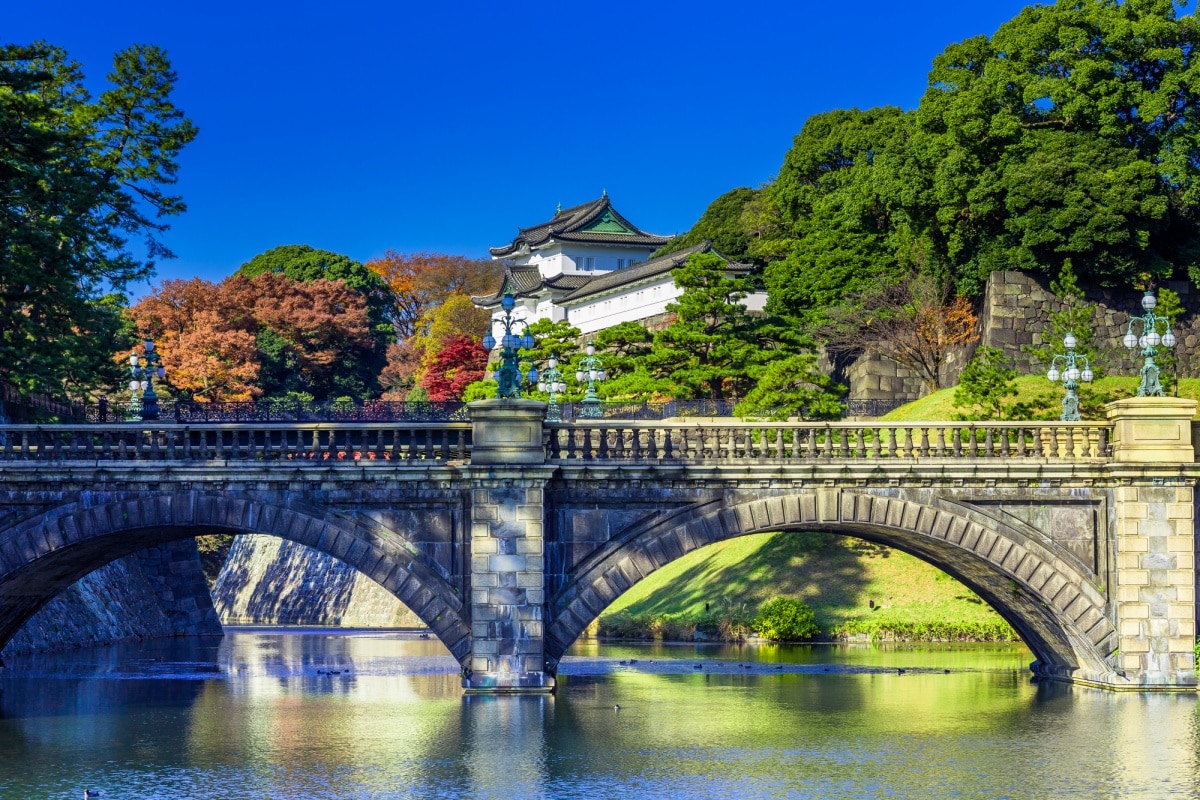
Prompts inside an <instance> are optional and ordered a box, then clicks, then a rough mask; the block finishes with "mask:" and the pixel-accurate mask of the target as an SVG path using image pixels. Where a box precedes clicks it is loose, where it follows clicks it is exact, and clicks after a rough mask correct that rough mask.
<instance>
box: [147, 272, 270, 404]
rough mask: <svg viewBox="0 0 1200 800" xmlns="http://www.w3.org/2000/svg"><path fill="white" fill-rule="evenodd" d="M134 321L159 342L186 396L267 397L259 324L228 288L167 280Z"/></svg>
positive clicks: (173, 382) (175, 385) (172, 381)
mask: <svg viewBox="0 0 1200 800" xmlns="http://www.w3.org/2000/svg"><path fill="white" fill-rule="evenodd" d="M129 316H130V317H131V318H132V319H133V321H134V324H135V326H136V327H137V329H138V332H139V333H140V334H141V335H143V336H149V337H151V338H153V339H154V341H155V344H156V346H157V348H158V352H159V355H160V356H162V359H163V366H164V367H166V369H167V372H168V383H169V385H170V387H171V388H172V389H174V390H175V391H176V392H178V393H180V394H181V395H183V396H185V397H191V398H194V399H196V400H202V401H228V400H250V399H253V398H255V397H257V396H258V395H259V394H261V391H260V389H259V387H258V385H257V381H258V374H259V366H260V363H259V359H258V351H257V349H256V348H255V343H254V334H255V324H254V321H253V319H252V318H251V317H250V316H248V315H247V314H246V313H245V309H244V308H242V307H241V306H240V305H239V304H238V303H237V302H236V301H235V300H234V299H233V298H231V297H230V296H229V293H228V292H227V291H226V290H225V288H224V284H214V283H210V282H209V281H206V280H201V279H200V278H192V279H191V280H164V281H163V282H162V283H161V284H160V285H159V286H158V287H157V288H156V289H154V290H153V291H152V292H151V293H150V295H148V296H147V297H144V298H142V300H140V301H139V302H138V303H137V304H135V305H134V306H133V307H132V308H130V309H129Z"/></svg>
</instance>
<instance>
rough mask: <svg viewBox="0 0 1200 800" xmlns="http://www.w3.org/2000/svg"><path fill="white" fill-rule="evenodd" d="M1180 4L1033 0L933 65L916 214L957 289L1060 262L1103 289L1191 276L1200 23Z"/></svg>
mask: <svg viewBox="0 0 1200 800" xmlns="http://www.w3.org/2000/svg"><path fill="white" fill-rule="evenodd" d="M1174 5H1175V4H1174V3H1173V2H1172V0H1125V2H1122V3H1117V2H1116V0H1071V1H1070V2H1067V1H1066V0H1060V2H1058V3H1055V4H1054V5H1050V6H1031V7H1029V8H1026V9H1024V10H1023V11H1022V12H1021V13H1020V14H1019V15H1018V16H1017V17H1016V18H1014V19H1013V20H1011V21H1009V22H1007V23H1005V24H1004V25H1002V26H1001V27H1000V29H999V30H998V31H997V32H996V33H995V35H994V36H992V37H991V38H990V39H989V38H985V37H976V38H974V39H970V40H967V41H965V42H962V43H959V44H954V45H951V46H950V47H948V48H946V50H945V51H944V52H943V53H942V54H941V55H939V56H938V57H937V58H936V59H935V60H934V64H933V70H932V72H931V73H930V85H929V89H928V90H927V91H926V93H925V96H924V97H923V98H922V100H921V104H920V107H919V108H918V109H917V112H916V116H917V124H916V126H915V130H914V134H913V138H912V142H911V149H912V158H913V160H914V161H915V162H916V163H918V164H919V165H920V166H921V167H922V170H921V172H922V174H923V175H925V176H927V179H928V181H929V185H928V187H927V189H926V194H925V196H924V198H922V201H921V203H920V204H918V205H916V206H914V209H915V213H916V214H917V215H919V216H920V217H921V218H922V219H923V220H924V221H925V224H926V226H927V227H926V230H927V232H928V234H929V235H930V237H931V239H932V240H933V241H934V242H935V243H936V248H937V250H938V252H939V254H940V255H941V256H942V257H943V258H944V259H945V260H946V262H947V263H948V265H949V266H950V268H951V269H952V270H953V271H954V273H955V275H956V277H957V278H958V280H959V283H960V285H962V286H964V287H965V288H977V287H978V286H980V285H981V284H982V282H983V281H984V280H986V278H987V274H988V272H989V271H991V270H993V269H997V268H1011V267H1013V266H1015V267H1018V268H1021V269H1025V270H1030V271H1037V272H1042V273H1046V274H1049V275H1055V274H1057V273H1058V270H1059V269H1060V268H1061V266H1062V263H1063V261H1064V260H1065V259H1067V258H1070V259H1072V260H1073V262H1074V265H1075V269H1076V270H1077V271H1078V273H1079V274H1080V276H1081V277H1084V278H1088V279H1092V280H1096V281H1099V282H1101V283H1104V284H1108V285H1122V286H1128V285H1130V284H1132V283H1133V282H1134V281H1135V280H1136V278H1137V276H1138V275H1139V274H1140V273H1150V274H1151V275H1153V276H1155V277H1158V278H1166V277H1169V276H1171V275H1172V274H1179V275H1187V274H1188V273H1189V272H1192V273H1194V272H1195V269H1196V264H1197V262H1196V250H1197V244H1198V236H1197V224H1196V223H1197V220H1196V212H1195V206H1196V200H1197V192H1198V188H1197V184H1196V178H1197V174H1198V173H1197V170H1198V169H1200V160H1198V157H1200V127H1198V126H1200V104H1198V102H1197V101H1198V100H1200V71H1198V69H1200V65H1197V63H1196V57H1197V52H1196V48H1197V44H1200V26H1198V24H1197V20H1196V18H1195V17H1194V16H1193V15H1186V16H1182V17H1177V16H1176V13H1175V8H1174Z"/></svg>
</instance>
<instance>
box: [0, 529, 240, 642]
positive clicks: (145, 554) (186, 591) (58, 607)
mask: <svg viewBox="0 0 1200 800" xmlns="http://www.w3.org/2000/svg"><path fill="white" fill-rule="evenodd" d="M220 632H221V623H220V621H219V620H218V619H217V614H216V612H215V611H214V610H213V605H212V598H211V597H210V595H209V593H208V584H207V582H206V581H205V580H204V572H203V570H202V569H201V568H200V555H199V553H198V552H197V551H196V542H195V540H194V539H183V540H180V541H178V542H172V543H170V544H167V545H163V546H161V547H151V548H148V549H146V550H143V551H142V552H140V553H135V554H133V555H131V556H126V557H125V558H122V559H118V560H117V561H114V562H112V563H111V564H108V565H107V566H104V567H101V568H100V569H98V570H96V571H94V572H92V573H91V574H89V575H86V576H84V577H83V578H82V579H81V580H79V581H77V582H76V583H74V584H72V585H71V586H69V587H68V588H67V589H66V591H64V592H62V593H61V594H60V595H59V596H58V597H56V598H54V599H53V600H52V601H50V603H48V604H47V605H46V607H45V608H43V609H42V610H41V611H39V612H38V613H37V614H35V615H34V616H33V617H32V618H31V619H30V620H29V622H27V623H26V624H25V625H24V627H22V628H21V630H19V631H18V632H17V634H16V636H14V637H13V639H12V640H11V641H10V642H9V643H8V646H7V647H5V648H4V650H3V652H2V653H0V658H8V657H10V656H15V655H21V654H24V653H38V652H48V651H54V650H70V649H73V648H77V647H89V646H93V645H101V644H112V643H115V642H125V641H138V640H142V639H150V638H157V637H164V636H187V635H196V634H219V633H220Z"/></svg>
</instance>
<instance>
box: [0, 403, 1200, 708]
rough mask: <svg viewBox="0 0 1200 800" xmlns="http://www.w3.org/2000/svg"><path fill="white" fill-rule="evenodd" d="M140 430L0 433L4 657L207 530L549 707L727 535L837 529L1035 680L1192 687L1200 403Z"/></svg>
mask: <svg viewBox="0 0 1200 800" xmlns="http://www.w3.org/2000/svg"><path fill="white" fill-rule="evenodd" d="M544 408H545V407H544V404H541V403H535V402H532V401H520V400H514V401H486V402H482V403H476V404H472V406H471V422H469V423H465V422H444V423H331V424H324V423H309V424H299V423H280V424H257V425H237V424H198V425H178V424H172V423H163V424H156V423H127V424H119V425H81V426H8V427H4V428H0V476H2V480H3V491H4V494H3V508H2V509H0V645H2V644H3V642H5V641H7V640H8V638H9V637H11V636H12V634H13V632H14V631H15V630H16V629H17V628H19V627H20V625H21V624H22V623H23V622H24V621H25V620H26V619H28V617H29V616H30V615H31V614H32V613H34V612H35V611H36V610H37V609H38V608H40V607H41V606H42V605H43V604H44V603H45V602H46V601H47V600H48V599H49V598H51V597H53V596H54V594H55V593H57V592H58V591H59V590H61V589H62V588H63V587H65V586H67V585H69V584H70V583H71V582H73V581H75V580H77V579H78V578H79V577H81V576H82V575H84V574H86V573H87V572H90V571H91V570H93V569H95V568H97V567H99V566H101V565H103V564H105V563H108V562H109V561H111V560H114V559H116V558H119V557H121V556H123V555H127V554H129V553H131V552H135V551H137V550H140V549H143V548H145V547H148V546H152V545H155V544H158V543H161V542H165V541H170V540H173V539H178V538H185V537H189V536H194V535H196V534H198V533H200V532H212V531H214V530H218V531H227V532H234V533H266V534H271V535H275V536H280V537H283V538H285V539H290V540H293V541H296V542H299V543H301V544H304V545H307V546H309V547H313V548H315V549H317V550H320V551H322V552H325V553H327V554H329V555H331V556H333V557H335V558H338V559H341V560H342V561H345V562H346V563H348V564H350V565H351V566H353V567H354V568H356V569H359V570H361V571H362V572H363V573H364V574H366V575H367V576H368V577H370V578H372V579H373V580H375V581H376V582H378V583H379V584H380V585H382V586H383V587H384V588H385V589H387V590H388V591H390V592H392V593H393V594H394V595H395V596H396V597H397V598H399V599H400V600H401V602H403V603H404V604H405V605H407V606H408V607H409V608H411V609H412V610H413V611H414V613H416V614H417V615H418V616H419V617H420V618H421V619H422V620H423V621H424V622H425V623H426V624H428V625H429V626H430V628H431V629H432V630H433V632H434V633H435V634H436V635H437V636H438V638H439V639H440V640H441V641H442V642H443V643H444V644H445V645H446V647H447V648H448V649H449V650H450V652H451V653H452V654H453V655H454V656H455V658H456V659H458V662H459V664H460V666H461V669H462V673H463V681H464V686H466V688H467V689H468V691H478V692H539V691H549V690H550V689H552V688H553V685H554V675H555V672H556V670H557V667H558V663H559V660H560V659H561V658H562V656H563V654H564V652H565V651H566V649H567V648H568V647H569V646H570V645H571V643H572V642H573V641H574V640H575V639H576V638H577V637H578V636H579V634H580V633H581V632H582V631H583V630H584V629H585V628H586V626H587V625H588V624H589V623H590V622H591V621H592V620H593V619H595V617H596V616H597V615H599V614H600V612H601V611H603V610H604V608H606V607H607V606H608V605H609V604H610V603H611V602H612V601H613V600H614V599H616V597H618V596H619V595H620V594H621V593H622V592H624V591H626V590H627V589H628V588H629V587H630V586H632V585H633V584H635V583H637V582H638V581H639V580H641V579H642V578H644V577H645V576H646V575H648V574H649V573H651V572H653V571H654V570H656V569H658V568H659V567H661V566H663V565H664V564H667V563H669V562H671V561H673V560H674V559H676V558H679V557H681V556H682V555H684V554H686V553H688V552H691V551H693V550H695V549H697V548H699V547H703V546H705V545H707V544H711V543H712V542H715V541H719V540H722V539H726V538H730V537H734V536H741V535H744V534H749V533H759V532H766V531H778V530H824V531H832V532H837V533H844V534H848V535H853V536H858V537H861V538H864V539H868V540H871V541H877V542H881V543H884V544H887V545H890V546H893V547H897V548H899V549H901V550H904V551H906V552H909V553H912V554H914V555H916V556H918V557H920V558H923V559H925V560H926V561H928V562H930V563H932V564H934V565H935V566H937V567H939V568H941V569H943V570H945V571H946V572H948V573H949V574H951V575H952V576H954V577H956V578H957V579H959V580H960V581H962V582H963V583H965V584H966V585H968V586H969V587H971V588H972V589H973V590H974V591H975V592H976V593H978V594H979V595H980V596H981V597H982V598H984V600H985V601H986V602H988V603H990V604H991V605H992V606H993V607H994V608H995V609H996V610H997V611H998V612H999V613H1000V614H1001V615H1002V616H1004V618H1005V619H1006V620H1008V622H1009V623H1011V624H1012V625H1013V626H1014V628H1016V630H1017V631H1018V632H1019V633H1020V634H1021V636H1022V638H1023V640H1024V641H1025V642H1026V643H1027V644H1028V645H1029V647H1030V648H1031V649H1032V650H1033V652H1034V654H1035V656H1036V661H1035V662H1034V664H1033V670H1034V672H1035V673H1036V674H1037V675H1040V676H1043V677H1047V678H1054V679H1059V680H1067V681H1074V682H1079V683H1086V684H1091V685H1097V686H1104V687H1107V688H1113V689H1152V688H1153V689H1172V690H1194V689H1195V686H1196V678H1195V665H1194V654H1193V646H1194V644H1195V625H1196V614H1195V609H1196V605H1195V587H1196V575H1195V572H1196V570H1195V529H1194V516H1195V515H1194V512H1193V509H1194V484H1195V480H1196V476H1197V475H1198V474H1200V469H1198V466H1197V464H1196V461H1195V452H1194V449H1193V447H1192V422H1191V419H1192V416H1193V415H1194V412H1195V403H1194V402H1192V401H1184V400H1178V399H1175V398H1138V399H1135V400H1128V401H1120V402H1118V403H1114V404H1112V405H1111V406H1110V407H1109V421H1108V422H1106V423H906V424H879V423H874V424H870V423H868V424H858V423H828V424H827V423H752V422H740V423H733V422H730V421H728V420H697V421H688V422H671V421H663V422H622V421H616V420H597V421H591V422H574V423H546V422H544V421H543V415H544Z"/></svg>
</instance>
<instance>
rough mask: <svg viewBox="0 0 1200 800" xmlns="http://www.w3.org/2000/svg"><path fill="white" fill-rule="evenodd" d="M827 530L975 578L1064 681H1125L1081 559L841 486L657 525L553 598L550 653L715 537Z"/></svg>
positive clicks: (1041, 666) (1042, 670)
mask: <svg viewBox="0 0 1200 800" xmlns="http://www.w3.org/2000/svg"><path fill="white" fill-rule="evenodd" d="M784 530H823V531H830V532H834V533H842V534H848V535H852V536H857V537H860V538H864V539H869V540H872V541H877V542H880V543H883V544H887V545H889V546H892V547H895V548H897V549H899V550H903V551H905V552H908V553H911V554H913V555H915V556H917V557H919V558H922V559H923V560H925V561H927V562H929V563H931V564H933V565H934V566H936V567H938V568H940V569H942V570H944V571H946V572H947V573H949V574H951V575H953V576H954V577H955V578H957V579H958V580H960V581H962V582H963V583H964V584H966V585H968V586H970V587H971V588H972V589H973V590H974V591H976V592H977V593H978V594H979V595H980V596H981V597H982V598H983V599H984V600H985V601H986V602H988V603H989V604H990V605H991V606H992V607H993V608H994V609H995V610H996V611H997V612H998V613H999V614H1000V615H1001V616H1002V617H1004V619H1005V620H1007V621H1008V622H1009V623H1010V624H1011V625H1013V627H1014V628H1015V629H1016V630H1017V632H1018V633H1019V634H1020V635H1021V637H1022V639H1023V640H1024V641H1025V642H1026V644H1028V645H1029V647H1030V649H1031V650H1033V651H1034V653H1035V655H1036V656H1037V662H1036V663H1035V664H1034V669H1035V671H1036V672H1038V673H1039V674H1041V675H1044V676H1047V677H1055V678H1076V679H1082V680H1096V681H1099V680H1103V681H1105V682H1108V683H1114V682H1115V683H1120V682H1122V679H1121V678H1120V677H1118V676H1114V675H1112V669H1111V667H1109V665H1108V664H1107V662H1106V657H1107V656H1109V655H1110V654H1111V653H1112V652H1113V650H1114V649H1115V647H1116V630H1115V628H1114V627H1113V624H1112V622H1111V621H1110V620H1109V618H1108V616H1107V615H1106V613H1105V598H1104V596H1103V594H1102V593H1101V592H1100V591H1099V590H1097V589H1096V587H1095V586H1093V585H1092V584H1091V583H1090V582H1089V579H1088V577H1087V576H1086V575H1084V574H1083V573H1082V572H1081V571H1080V570H1079V569H1077V568H1076V566H1075V563H1074V561H1073V560H1071V559H1066V558H1062V557H1061V554H1057V553H1055V552H1054V551H1053V549H1052V547H1051V546H1047V545H1045V544H1043V543H1039V542H1035V541H1032V540H1031V539H1030V538H1029V537H1026V536H1024V535H1023V534H1021V533H1020V532H1016V531H1012V530H1008V529H1006V528H1005V526H1004V525H1003V524H1002V523H997V524H996V525H994V526H990V525H989V526H985V525H982V524H980V523H979V522H977V521H974V520H972V519H969V518H968V517H967V516H966V515H964V514H961V513H956V512H955V510H954V508H953V507H952V506H950V505H947V507H938V506H936V505H929V504H923V503H917V502H912V501H908V500H904V499H901V498H897V497H888V496H876V495H872V494H868V493H867V492H858V491H847V490H842V489H809V490H797V491H793V492H781V493H780V494H779V495H776V496H773V497H767V498H762V499H755V500H747V501H743V502H736V501H734V502H729V503H727V504H725V505H724V506H723V507H722V508H720V509H719V510H715V511H710V512H709V513H706V514H704V515H701V516H697V517H695V518H691V519H688V520H686V521H684V522H682V523H681V524H679V525H677V526H675V527H673V528H671V529H670V530H667V531H663V530H661V529H656V530H650V531H647V532H646V533H645V534H644V535H642V536H638V537H636V538H634V539H632V540H630V541H628V542H626V543H625V544H624V545H623V546H622V547H620V548H619V549H617V550H615V551H613V552H610V553H609V554H607V556H606V557H605V558H603V559H602V560H600V561H597V562H592V563H590V564H589V565H588V567H587V568H585V569H584V570H582V571H581V572H579V573H578V574H577V575H575V576H574V577H573V580H570V581H569V582H568V583H567V585H566V586H564V587H563V589H562V590H561V591H560V592H558V593H557V594H556V596H555V597H554V598H551V601H550V603H549V606H548V612H549V614H548V616H549V619H548V624H547V641H546V653H547V660H548V662H549V663H550V664H552V665H556V664H557V663H558V659H560V658H561V657H562V654H563V653H564V652H565V650H566V648H567V647H569V646H570V644H571V643H572V642H574V641H575V639H576V638H578V636H579V635H580V634H581V633H582V632H583V630H584V629H585V628H586V627H587V626H588V625H589V624H591V622H592V621H593V620H594V619H595V618H596V617H597V616H599V615H600V613H601V612H602V611H603V610H604V609H605V608H607V607H608V606H609V605H610V604H611V603H612V602H613V601H614V600H616V599H617V597H619V596H620V595H621V594H623V593H624V592H625V591H627V590H628V589H629V588H630V587H631V586H633V585H634V584H635V583H637V582H638V581H640V580H642V579H643V578H645V577H646V576H647V575H649V574H650V573H651V572H654V571H655V570H657V569H659V568H660V567H663V566H665V565H666V564H668V563H670V562H671V561H674V560H675V559H676V558H679V557H681V556H682V555H685V554H687V553H690V552H692V551H694V550H697V549H699V548H701V547H704V546H706V545H709V544H713V543H714V542H718V541H722V540H725V539H730V538H733V537H736V536H743V535H747V534H751V533H763V532H768V531H784Z"/></svg>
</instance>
